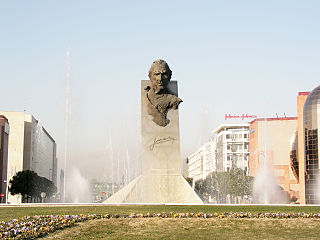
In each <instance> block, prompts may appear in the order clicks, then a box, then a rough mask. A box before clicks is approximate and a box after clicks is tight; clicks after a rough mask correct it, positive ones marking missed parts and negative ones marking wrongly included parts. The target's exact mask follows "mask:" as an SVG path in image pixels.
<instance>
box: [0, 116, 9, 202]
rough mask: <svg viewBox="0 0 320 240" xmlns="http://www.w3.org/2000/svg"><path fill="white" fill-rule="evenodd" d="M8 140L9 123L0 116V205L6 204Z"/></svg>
mask: <svg viewBox="0 0 320 240" xmlns="http://www.w3.org/2000/svg"><path fill="white" fill-rule="evenodd" d="M8 140H9V122H8V119H7V118H6V117H5V116H3V115H0V170H1V171H0V180H1V184H0V185H1V192H0V194H1V196H0V200H1V203H6V202H7V201H6V199H7V193H8V182H7V169H8Z"/></svg>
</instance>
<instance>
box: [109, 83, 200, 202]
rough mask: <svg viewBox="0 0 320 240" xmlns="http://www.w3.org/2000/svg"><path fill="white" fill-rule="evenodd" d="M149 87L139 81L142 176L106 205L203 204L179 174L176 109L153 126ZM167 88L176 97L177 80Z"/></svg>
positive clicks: (177, 113)
mask: <svg viewBox="0 0 320 240" xmlns="http://www.w3.org/2000/svg"><path fill="white" fill-rule="evenodd" d="M149 84H150V81H146V80H143V81H141V137H142V139H141V140H142V163H141V165H142V170H141V172H142V174H141V176H139V177H137V178H136V179H134V180H133V181H132V182H130V183H129V184H128V185H127V186H125V187H124V188H123V189H121V190H120V191H119V192H117V193H116V194H114V195H113V196H111V197H110V198H108V199H107V200H106V201H105V203H191V204H200V203H203V202H202V200H201V199H200V198H199V197H198V195H197V194H196V193H195V192H194V191H193V189H192V188H191V187H190V185H189V184H188V183H187V181H186V180H185V179H184V178H183V177H182V175H181V160H180V135H179V110H169V112H168V114H167V118H168V119H169V120H170V123H169V124H168V125H167V126H165V127H161V126H158V125H157V124H156V123H154V122H153V121H152V116H150V115H149V114H148V111H147V99H146V93H145V90H144V89H145V88H146V87H147V86H149ZM167 88H168V90H169V92H170V93H171V94H174V95H176V96H178V89H177V82H176V81H171V82H169V84H168V86H167Z"/></svg>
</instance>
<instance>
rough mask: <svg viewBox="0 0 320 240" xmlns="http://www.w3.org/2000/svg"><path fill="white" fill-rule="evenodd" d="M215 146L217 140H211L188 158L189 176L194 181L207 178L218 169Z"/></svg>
mask: <svg viewBox="0 0 320 240" xmlns="http://www.w3.org/2000/svg"><path fill="white" fill-rule="evenodd" d="M215 147H216V145H215V142H214V141H209V142H207V143H205V144H203V145H202V146H201V147H200V148H199V149H198V150H197V151H196V152H194V153H193V154H191V155H190V156H189V157H188V158H187V164H188V177H189V178H192V179H193V180H194V181H198V180H200V179H205V178H206V176H207V175H208V174H209V173H211V172H213V171H215V170H216V161H215Z"/></svg>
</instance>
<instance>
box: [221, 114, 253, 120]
mask: <svg viewBox="0 0 320 240" xmlns="http://www.w3.org/2000/svg"><path fill="white" fill-rule="evenodd" d="M228 118H240V119H241V120H244V119H245V118H257V115H248V114H247V113H246V114H244V113H242V115H231V114H230V113H229V114H225V115H224V119H225V120H227V119H228Z"/></svg>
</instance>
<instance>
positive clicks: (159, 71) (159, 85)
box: [149, 60, 172, 93]
mask: <svg viewBox="0 0 320 240" xmlns="http://www.w3.org/2000/svg"><path fill="white" fill-rule="evenodd" d="M171 73H172V72H171V70H170V68H169V66H168V64H167V63H166V62H165V61H164V60H157V61H155V62H153V64H152V65H151V68H150V71H149V78H150V81H151V84H152V88H153V89H154V91H155V92H156V93H158V92H160V91H161V90H164V89H166V88H167V85H168V83H169V81H170V79H171Z"/></svg>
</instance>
